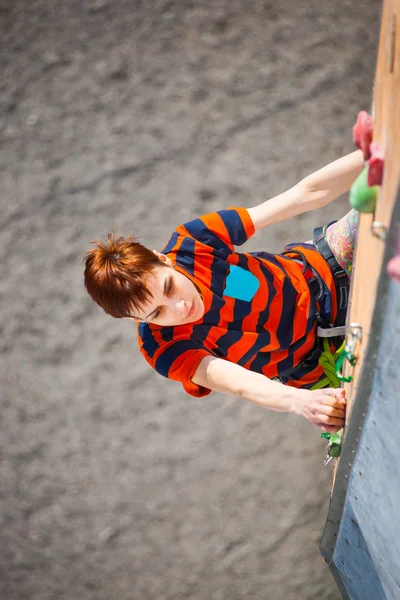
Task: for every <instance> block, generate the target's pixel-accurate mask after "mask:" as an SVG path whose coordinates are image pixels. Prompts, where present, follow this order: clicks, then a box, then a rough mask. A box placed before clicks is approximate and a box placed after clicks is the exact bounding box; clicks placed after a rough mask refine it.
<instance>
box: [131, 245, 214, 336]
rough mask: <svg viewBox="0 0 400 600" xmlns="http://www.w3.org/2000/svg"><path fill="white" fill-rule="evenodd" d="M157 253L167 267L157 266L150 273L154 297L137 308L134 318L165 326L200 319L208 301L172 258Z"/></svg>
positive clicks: (147, 282)
mask: <svg viewBox="0 0 400 600" xmlns="http://www.w3.org/2000/svg"><path fill="white" fill-rule="evenodd" d="M156 254H157V256H158V257H159V258H160V260H162V261H163V262H164V263H165V265H166V266H162V265H160V266H159V267H156V268H155V269H154V271H153V272H152V274H151V275H149V276H148V279H147V281H146V284H147V286H148V288H149V290H150V292H151V293H152V295H153V297H152V298H150V300H149V302H148V303H147V304H146V305H144V306H143V307H141V309H140V310H136V311H135V317H136V318H135V319H134V320H135V321H143V322H146V323H154V324H155V325H163V326H175V325H185V324H188V323H194V322H195V321H198V320H199V319H201V317H202V316H203V314H204V304H203V300H202V298H201V295H200V293H199V292H198V290H197V288H196V286H195V285H194V283H193V282H192V281H191V280H190V279H189V278H188V277H185V275H183V274H182V273H179V272H178V271H176V270H175V269H174V268H173V265H172V262H171V261H170V260H169V258H167V257H166V256H164V255H162V254H159V253H156ZM128 318H129V317H128Z"/></svg>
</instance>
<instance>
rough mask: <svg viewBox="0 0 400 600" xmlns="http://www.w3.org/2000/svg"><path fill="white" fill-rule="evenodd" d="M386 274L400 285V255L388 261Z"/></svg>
mask: <svg viewBox="0 0 400 600" xmlns="http://www.w3.org/2000/svg"><path fill="white" fill-rule="evenodd" d="M387 272H388V273H389V275H390V277H391V278H392V279H394V280H395V281H398V282H399V283H400V254H398V255H397V256H395V257H394V258H392V259H391V260H389V262H388V264H387Z"/></svg>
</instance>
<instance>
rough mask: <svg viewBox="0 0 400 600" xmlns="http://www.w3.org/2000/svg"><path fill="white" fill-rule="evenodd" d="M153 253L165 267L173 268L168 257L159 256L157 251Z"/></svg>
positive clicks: (159, 253)
mask: <svg viewBox="0 0 400 600" xmlns="http://www.w3.org/2000/svg"><path fill="white" fill-rule="evenodd" d="M153 253H154V254H155V255H156V256H157V258H159V259H160V260H161V262H163V263H165V264H166V265H167V267H173V266H174V263H173V262H172V260H171V259H170V258H168V256H165V254H161V252H158V251H157V250H153Z"/></svg>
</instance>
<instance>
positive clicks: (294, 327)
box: [85, 151, 364, 432]
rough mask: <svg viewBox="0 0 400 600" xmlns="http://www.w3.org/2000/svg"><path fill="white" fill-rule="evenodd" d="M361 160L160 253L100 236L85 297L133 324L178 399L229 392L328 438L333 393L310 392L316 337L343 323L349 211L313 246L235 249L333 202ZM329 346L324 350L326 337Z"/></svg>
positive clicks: (210, 224) (224, 217) (336, 416)
mask: <svg viewBox="0 0 400 600" xmlns="http://www.w3.org/2000/svg"><path fill="white" fill-rule="evenodd" d="M363 162H364V160H363V154H362V152H361V151H356V152H353V153H351V154H349V155H347V156H344V157H343V158H340V159H339V160H337V161H335V162H333V163H331V164H329V165H327V166H326V167H324V168H322V169H320V170H319V171H317V172H315V173H313V174H312V175H309V176H308V177H306V178H305V179H303V180H302V181H301V182H300V183H298V184H297V185H295V186H294V187H293V188H291V189H289V190H288V191H286V192H284V193H283V194H280V195H279V196H276V197H275V198H272V199H271V200H268V201H266V202H264V203H262V204H260V205H258V206H255V207H253V208H249V209H246V208H229V209H227V210H222V211H218V212H214V213H210V214H208V215H205V216H202V217H199V218H197V219H195V220H193V221H190V222H188V223H185V224H183V225H180V226H179V227H178V228H177V229H176V230H175V231H174V232H173V233H172V236H171V238H170V240H169V241H168V243H167V245H166V247H165V248H164V249H163V250H162V251H161V252H157V251H155V250H154V251H150V250H149V249H147V248H146V247H144V246H143V245H141V244H140V243H139V242H138V241H136V240H135V239H134V238H132V237H128V238H123V237H119V238H115V237H114V236H113V235H112V234H110V235H109V236H108V241H106V242H94V243H95V248H92V249H91V250H89V251H88V253H87V254H86V268H85V285H86V288H87V291H88V292H89V294H90V296H91V297H92V298H93V300H94V301H95V302H97V304H99V305H100V306H101V307H102V308H103V309H104V310H105V312H106V313H108V314H109V315H112V316H113V317H116V318H126V319H132V320H134V321H136V322H137V323H138V338H139V347H140V350H141V352H142V354H143V356H144V357H145V359H146V360H147V361H148V363H149V364H150V366H151V367H152V368H154V369H155V370H156V371H157V372H159V373H160V374H161V375H164V376H165V377H168V378H169V379H173V380H176V381H180V382H181V384H182V385H183V387H184V389H185V390H186V391H187V392H188V393H189V394H191V395H193V396H196V397H200V396H205V395H207V394H209V393H210V392H211V390H215V391H218V392H222V393H225V394H232V395H234V396H239V397H241V398H245V399H247V400H250V401H252V402H254V403H256V404H258V405H261V406H264V407H266V408H269V409H272V410H277V411H288V412H293V413H295V414H297V415H301V416H303V417H305V418H306V419H308V420H309V421H310V422H311V423H314V424H315V425H317V426H319V427H321V429H323V430H324V431H330V432H334V431H337V430H339V429H340V428H341V427H343V425H344V417H345V402H346V400H345V394H344V390H341V389H340V390H337V389H331V388H328V389H320V390H311V389H310V388H312V387H313V386H315V384H318V382H321V381H322V380H323V378H324V376H325V374H324V371H323V368H322V367H321V366H320V364H319V363H318V359H319V357H320V355H321V352H322V344H321V342H320V339H319V338H318V335H317V333H318V332H321V328H322V329H324V330H326V329H329V328H330V327H332V326H338V325H344V322H343V318H344V315H345V308H346V302H344V303H343V299H344V298H345V299H346V298H347V289H348V274H349V273H350V270H351V263H352V259H353V249H354V242H355V236H356V229H357V213H356V212H355V211H351V212H350V213H348V215H346V216H345V217H344V218H343V219H341V220H340V221H338V222H336V223H334V224H330V225H329V226H327V227H325V228H324V230H322V231H319V232H318V235H317V238H316V239H314V243H313V242H311V241H309V242H306V243H298V244H291V245H290V246H288V247H287V248H286V249H285V251H284V252H283V253H280V254H270V253H266V252H262V251H261V252H249V253H239V252H237V251H236V250H235V248H234V247H235V246H240V245H242V244H243V243H244V242H246V240H248V239H249V238H250V236H251V235H252V234H253V233H254V232H255V231H257V230H259V229H262V228H264V227H266V226H268V225H270V224H272V223H276V222H277V221H281V220H284V219H288V218H290V217H294V216H296V215H299V214H300V213H304V212H306V211H309V210H313V209H315V208H321V207H323V206H325V205H327V204H328V203H329V202H332V201H333V200H334V199H335V198H338V197H339V196H341V195H342V194H343V193H345V192H346V191H348V190H349V189H350V187H351V185H352V183H353V181H354V180H355V179H356V177H357V176H358V175H359V173H360V172H361V170H362V168H363ZM335 344H336V345H335ZM330 346H331V349H332V351H334V349H335V348H336V347H337V338H336V340H335V338H331V343H330Z"/></svg>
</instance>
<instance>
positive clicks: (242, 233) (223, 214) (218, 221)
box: [177, 208, 255, 252]
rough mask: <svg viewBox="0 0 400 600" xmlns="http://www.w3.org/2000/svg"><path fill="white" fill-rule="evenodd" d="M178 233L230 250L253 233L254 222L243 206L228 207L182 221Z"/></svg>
mask: <svg viewBox="0 0 400 600" xmlns="http://www.w3.org/2000/svg"><path fill="white" fill-rule="evenodd" d="M177 231H178V233H180V234H182V235H186V236H187V235H188V234H189V236H190V237H192V238H193V239H195V240H197V241H199V242H202V243H203V244H206V245H208V246H211V247H213V248H215V249H216V250H222V251H225V252H226V251H229V252H232V251H233V249H234V246H241V245H242V244H244V243H245V242H247V240H248V239H249V238H250V237H251V236H252V235H253V234H254V231H255V229H254V224H253V221H252V220H251V217H250V215H249V213H248V211H247V210H246V209H245V208H228V209H226V210H220V211H217V212H213V213H208V214H207V215H203V216H202V217H199V218H197V219H194V220H193V221H189V222H187V223H184V224H183V225H181V226H180V227H179V228H178V229H177Z"/></svg>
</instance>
